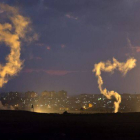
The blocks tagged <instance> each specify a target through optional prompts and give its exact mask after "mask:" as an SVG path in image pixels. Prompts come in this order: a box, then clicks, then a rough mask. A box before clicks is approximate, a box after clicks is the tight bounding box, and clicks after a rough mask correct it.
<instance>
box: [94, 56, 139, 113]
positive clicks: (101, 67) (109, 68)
mask: <svg viewBox="0 0 140 140" xmlns="http://www.w3.org/2000/svg"><path fill="white" fill-rule="evenodd" d="M135 66H136V59H134V58H130V59H128V60H127V61H126V62H125V63H124V62H122V63H121V62H118V61H117V60H116V59H115V58H113V63H111V62H110V61H107V62H99V63H98V64H95V65H94V69H93V72H95V75H96V77H97V78H98V85H99V89H100V92H101V94H103V95H104V96H105V97H106V98H107V99H111V98H112V96H114V97H115V99H116V101H115V102H114V108H115V109H114V113H117V112H118V109H119V105H120V103H121V95H119V93H117V92H115V91H108V90H107V89H106V88H105V89H103V88H102V86H103V79H102V77H101V71H104V72H113V71H114V70H115V69H117V70H119V71H120V72H121V73H122V74H123V75H126V73H127V72H128V71H129V70H131V69H133V68H134V67H135Z"/></svg>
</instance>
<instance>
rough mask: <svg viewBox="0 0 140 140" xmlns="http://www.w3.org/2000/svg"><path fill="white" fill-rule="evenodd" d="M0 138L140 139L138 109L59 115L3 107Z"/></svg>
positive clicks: (42, 139)
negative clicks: (134, 111) (116, 112)
mask: <svg viewBox="0 0 140 140" xmlns="http://www.w3.org/2000/svg"><path fill="white" fill-rule="evenodd" d="M0 139H2V140H5V139H9V140H15V139H18V140H21V139H24V140H25V139H27V140H28V139H31V140H35V139H40V140H45V139H46V140H54V139H61V140H62V139H72V140H76V139H93V140H95V139H98V140H100V139H104V140H105V139H107V140H110V139H111V140H133V139H138V140H140V113H118V114H65V115H64V114H63V115H62V114H61V115H59V114H38V113H32V112H26V111H4V110H3V111H0Z"/></svg>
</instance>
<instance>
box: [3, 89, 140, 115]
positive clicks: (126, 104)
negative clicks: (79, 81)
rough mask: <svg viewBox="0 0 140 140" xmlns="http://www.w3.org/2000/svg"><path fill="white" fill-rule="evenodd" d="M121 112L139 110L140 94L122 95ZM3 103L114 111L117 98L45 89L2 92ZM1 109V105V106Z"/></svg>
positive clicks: (34, 107) (25, 107) (41, 109)
mask: <svg viewBox="0 0 140 140" xmlns="http://www.w3.org/2000/svg"><path fill="white" fill-rule="evenodd" d="M121 97H122V102H121V104H120V108H119V111H120V112H139V111H140V94H127V93H124V94H122V95H121ZM0 101H1V105H3V106H4V107H7V109H10V108H11V106H12V108H14V109H16V110H28V111H32V110H33V111H36V112H48V113H49V112H64V111H68V112H75V113H76V112H77V113H79V112H91V113H94V112H95V113H98V112H104V113H106V112H113V110H114V101H115V98H112V99H111V100H109V99H106V97H104V96H103V95H101V94H80V95H75V96H68V95H67V92H66V91H64V90H61V91H59V92H55V91H43V92H42V93H41V94H40V95H38V94H37V93H36V92H34V91H28V92H26V93H19V92H9V93H0ZM0 109H1V106H0Z"/></svg>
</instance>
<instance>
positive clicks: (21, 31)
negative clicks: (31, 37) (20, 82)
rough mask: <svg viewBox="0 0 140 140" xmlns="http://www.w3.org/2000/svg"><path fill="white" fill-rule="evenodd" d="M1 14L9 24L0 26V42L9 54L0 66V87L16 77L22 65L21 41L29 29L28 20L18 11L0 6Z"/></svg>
mask: <svg viewBox="0 0 140 140" xmlns="http://www.w3.org/2000/svg"><path fill="white" fill-rule="evenodd" d="M0 11H2V13H1V14H5V15H4V17H5V16H6V17H7V18H8V20H9V23H5V24H0V42H3V43H5V44H6V46H9V47H10V54H9V55H8V56H7V57H6V64H5V65H2V64H0V87H2V86H3V85H4V84H6V83H7V82H8V81H9V79H10V77H11V76H14V75H16V74H17V73H18V72H19V71H20V70H21V69H22V65H23V61H21V60H20V50H21V41H20V40H21V39H25V40H26V38H25V35H26V33H27V32H28V30H31V29H30V28H29V26H28V25H29V24H30V20H29V19H28V18H26V17H23V16H22V15H20V14H19V11H18V9H16V8H15V7H11V6H9V5H6V4H0Z"/></svg>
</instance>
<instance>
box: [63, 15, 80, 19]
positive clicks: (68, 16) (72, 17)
mask: <svg viewBox="0 0 140 140" xmlns="http://www.w3.org/2000/svg"><path fill="white" fill-rule="evenodd" d="M65 16H66V17H67V18H71V19H75V20H77V19H78V17H74V16H72V15H71V14H66V15H65Z"/></svg>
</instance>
